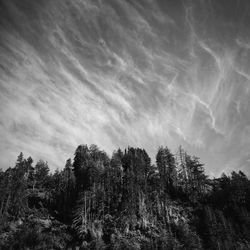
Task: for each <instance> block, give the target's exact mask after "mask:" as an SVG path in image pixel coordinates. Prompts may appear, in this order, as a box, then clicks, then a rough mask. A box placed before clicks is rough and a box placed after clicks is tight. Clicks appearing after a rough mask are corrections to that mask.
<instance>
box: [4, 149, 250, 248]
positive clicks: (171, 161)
mask: <svg viewBox="0 0 250 250" xmlns="http://www.w3.org/2000/svg"><path fill="white" fill-rule="evenodd" d="M155 162H156V163H155V164H152V162H151V159H150V157H149V155H148V154H147V152H146V151H145V150H144V149H140V148H133V147H129V148H127V149H125V150H124V151H122V150H121V149H118V150H117V151H114V153H113V155H112V157H111V158H110V157H109V156H108V155H107V154H106V153H105V152H104V151H102V150H100V149H99V148H98V147H97V146H96V145H91V146H87V145H80V146H78V147H77V149H76V151H75V155H74V159H73V160H71V159H68V160H67V161H66V164H65V167H64V168H62V170H56V171H55V172H54V173H51V172H50V170H49V166H48V163H47V162H44V161H42V160H39V161H38V162H37V163H34V162H33V160H32V158H31V157H28V158H24V156H23V154H22V153H20V155H19V156H18V157H17V161H16V164H15V166H14V167H12V168H8V169H6V170H5V171H3V170H0V249H250V181H249V180H248V178H247V176H246V175H245V174H244V173H243V172H241V171H239V172H232V173H231V174H230V175H226V174H222V176H221V177H220V178H213V179H211V178H209V177H208V176H207V175H206V174H205V170H204V164H202V163H201V162H200V160H199V158H197V157H195V156H190V155H189V154H188V153H187V152H185V151H184V150H183V148H181V147H180V148H179V149H178V152H176V153H175V154H173V153H172V152H171V151H170V150H169V149H168V148H167V147H160V148H159V149H158V152H157V154H156V159H155Z"/></svg>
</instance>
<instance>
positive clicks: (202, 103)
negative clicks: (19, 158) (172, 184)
mask: <svg viewBox="0 0 250 250" xmlns="http://www.w3.org/2000/svg"><path fill="white" fill-rule="evenodd" d="M244 4H245V3H241V4H240V6H238V11H240V9H241V8H242V9H244V8H245V7H246V6H243V5H244ZM241 5H242V6H241ZM247 5H249V4H247ZM222 6H223V1H221V3H218V2H215V1H210V2H205V1H189V2H188V4H187V5H183V3H182V1H175V2H173V1H160V0H159V1H146V0H145V1H138V2H136V3H134V2H132V1H121V0H118V1H117V0H116V1H114V0H110V1H101V0H99V1H97V0H96V1H90V0H87V1H82V0H77V1H64V0H60V1H59V0H54V1H49V0H47V1H43V2H41V3H40V2H37V1H35V2H34V1H31V0H25V1H21V2H20V1H17V0H11V1H10V0H8V1H7V0H3V1H2V2H1V5H0V12H1V18H0V56H1V60H0V90H1V91H0V112H1V120H0V135H1V138H2V140H1V143H0V152H1V155H5V156H6V157H3V158H2V159H1V167H3V168H6V167H8V166H9V165H11V164H13V163H14V161H15V159H16V155H17V154H18V153H19V152H20V151H23V152H24V153H25V154H26V155H31V156H33V157H34V158H35V159H39V158H42V159H45V160H48V161H49V164H50V166H51V167H52V168H53V169H55V168H57V167H59V168H62V167H63V165H64V161H65V159H66V158H68V157H71V156H72V154H73V152H74V150H75V148H76V146H77V145H78V144H81V143H87V144H91V143H96V144H98V145H99V146H100V147H101V148H103V149H105V150H106V151H107V152H108V153H109V154H111V153H112V151H113V150H114V149H116V148H117V147H126V146H128V145H131V146H139V147H144V148H145V149H146V150H148V152H149V153H150V155H151V156H152V157H154V155H155V153H156V150H157V148H158V146H159V145H168V146H169V147H170V148H171V149H172V150H173V151H174V150H175V149H176V147H177V146H178V145H179V144H182V145H183V146H184V147H185V148H187V149H188V151H189V152H191V153H193V154H197V155H200V156H201V159H202V161H203V162H205V163H206V165H207V171H208V173H211V174H213V175H217V174H219V173H221V172H222V171H230V170H232V168H239V169H243V170H245V171H248V165H247V164H248V159H249V158H250V155H248V152H247V151H248V149H249V142H250V139H248V138H250V137H249V127H250V119H249V117H250V116H249V107H250V103H249V100H250V98H249V95H250V94H249V86H250V85H249V83H250V77H249V72H248V70H247V69H248V68H249V66H250V52H249V46H248V45H249V44H250V40H249V37H250V36H248V35H249V34H248V33H247V31H246V32H245V33H244V31H245V30H247V29H246V28H247V23H248V21H250V18H249V16H248V15H247V14H245V16H244V18H241V19H237V15H234V13H233V10H234V3H233V2H231V1H230V3H229V9H228V10H227V11H228V12H230V13H231V11H232V14H231V18H232V20H230V17H228V16H227V13H226V11H224V12H223V10H222V9H221V7H222ZM211 17H213V19H211ZM237 28H239V32H238V33H237V34H236V33H234V32H232V31H233V30H234V29H237ZM235 34H236V35H235ZM244 34H245V35H244ZM232 41H234V42H232ZM231 162H234V163H233V164H231Z"/></svg>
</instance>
